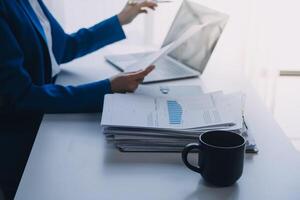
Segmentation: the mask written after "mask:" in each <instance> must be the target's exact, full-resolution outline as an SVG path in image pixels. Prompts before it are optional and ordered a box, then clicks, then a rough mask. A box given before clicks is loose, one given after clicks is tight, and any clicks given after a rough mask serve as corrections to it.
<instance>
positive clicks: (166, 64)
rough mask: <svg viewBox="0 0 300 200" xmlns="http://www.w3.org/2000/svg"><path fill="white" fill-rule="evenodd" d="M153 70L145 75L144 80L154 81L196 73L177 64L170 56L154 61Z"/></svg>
mask: <svg viewBox="0 0 300 200" xmlns="http://www.w3.org/2000/svg"><path fill="white" fill-rule="evenodd" d="M155 66H156V68H155V70H154V71H153V72H152V73H150V74H149V75H148V77H146V79H145V81H146V82H147V81H152V80H153V81H155V80H160V79H176V78H181V77H190V76H195V75H197V74H196V73H195V72H193V71H191V70H189V69H188V68H186V67H184V66H181V65H179V64H178V63H177V62H174V61H172V60H171V59H170V58H168V57H165V58H163V59H160V60H159V61H157V62H156V63H155Z"/></svg>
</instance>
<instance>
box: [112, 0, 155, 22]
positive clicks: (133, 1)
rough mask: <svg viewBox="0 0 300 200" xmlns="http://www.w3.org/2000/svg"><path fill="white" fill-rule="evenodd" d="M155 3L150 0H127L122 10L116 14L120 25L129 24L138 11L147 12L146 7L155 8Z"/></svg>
mask: <svg viewBox="0 0 300 200" xmlns="http://www.w3.org/2000/svg"><path fill="white" fill-rule="evenodd" d="M155 7H157V3H155V1H152V0H145V1H141V0H129V1H128V3H127V4H126V6H125V7H124V8H123V10H122V11H121V12H120V14H118V18H119V21H120V23H121V24H122V25H126V24H129V23H130V22H132V21H133V20H134V18H136V16H138V15H139V14H140V13H147V10H146V8H150V9H152V10H155Z"/></svg>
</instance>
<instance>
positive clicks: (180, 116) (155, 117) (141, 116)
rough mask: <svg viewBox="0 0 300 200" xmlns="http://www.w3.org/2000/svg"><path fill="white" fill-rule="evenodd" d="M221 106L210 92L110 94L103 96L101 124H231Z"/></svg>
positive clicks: (189, 126)
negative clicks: (193, 94)
mask: <svg viewBox="0 0 300 200" xmlns="http://www.w3.org/2000/svg"><path fill="white" fill-rule="evenodd" d="M224 109H225V108H224V107H222V106H219V105H217V104H216V102H215V99H214V95H207V94H205V95H201V96H199V97H191V98H186V97H185V98H163V97H159V98H154V97H153V98H151V97H149V96H144V95H136V94H112V95H106V96H105V103H104V110H103V116H102V122H101V124H102V125H103V126H112V127H113V126H124V127H143V128H152V129H153V128H154V129H155V128H158V129H174V128H175V129H197V128H201V127H203V128H204V127H208V126H214V125H218V126H220V125H221V124H222V125H223V126H229V127H230V126H234V125H235V124H234V123H233V117H232V116H231V115H230V113H228V112H225V110H224ZM186 111H188V112H186ZM128 116H131V117H128Z"/></svg>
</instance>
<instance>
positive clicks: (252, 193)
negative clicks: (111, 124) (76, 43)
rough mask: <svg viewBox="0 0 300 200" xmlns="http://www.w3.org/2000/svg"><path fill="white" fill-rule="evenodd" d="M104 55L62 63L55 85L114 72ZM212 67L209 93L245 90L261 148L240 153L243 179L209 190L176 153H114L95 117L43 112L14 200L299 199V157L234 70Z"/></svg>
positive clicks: (207, 81) (249, 116) (248, 112)
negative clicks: (256, 150) (62, 66)
mask: <svg viewBox="0 0 300 200" xmlns="http://www.w3.org/2000/svg"><path fill="white" fill-rule="evenodd" d="M102 54H103V51H102V52H101V51H100V52H98V53H96V54H93V55H90V56H88V57H86V58H84V59H81V60H79V61H77V62H74V63H71V64H70V65H68V66H65V67H64V68H65V70H64V71H63V72H62V74H61V75H60V77H59V79H58V82H59V83H61V84H77V83H83V82H88V81H94V80H98V79H102V78H105V77H108V76H110V75H112V74H114V73H116V70H115V69H114V68H112V67H110V66H109V64H107V63H105V62H104V59H103V57H102ZM216 63H217V62H211V63H210V65H209V68H208V70H207V71H206V73H205V75H203V77H202V81H203V83H205V86H206V88H207V89H209V90H212V89H225V90H226V91H233V90H237V89H239V88H245V89H244V90H245V91H246V92H247V93H248V99H247V105H246V120H247V123H248V125H249V128H250V131H251V132H252V133H253V135H254V137H255V138H256V141H257V143H258V146H259V149H260V152H259V154H257V155H247V156H246V160H245V168H244V174H243V176H242V178H241V179H240V180H239V181H238V183H237V184H235V185H233V186H232V187H227V188H215V187H211V186H208V185H207V184H206V183H205V182H203V180H202V178H201V177H200V175H198V174H196V173H194V172H192V171H190V170H188V169H187V168H186V167H185V166H184V165H183V163H182V161H181V156H180V154H177V153H163V154H159V153H121V152H119V151H118V150H116V149H115V148H114V147H112V146H109V145H107V144H106V141H105V138H104V136H103V134H102V131H101V128H100V117H101V116H100V114H64V115H45V117H44V120H43V122H42V125H41V127H40V130H39V133H38V135H37V138H36V141H35V144H34V146H33V149H32V152H31V155H30V158H29V161H28V163H27V166H26V169H25V172H24V174H23V178H22V181H21V183H20V186H19V188H18V191H17V195H16V198H15V199H16V200H83V199H85V200H110V199H112V200H124V199H130V200H134V199H137V200H193V199H203V200H214V199H215V200H220V199H222V200H226V199H228V200H229V199H230V200H232V199H242V200H248V199H249V200H254V199H255V200H260V199H262V200H276V199H278V200H283V199H284V200H291V199H295V200H296V199H300V172H299V170H300V159H299V157H300V154H299V153H298V152H296V151H295V150H294V148H293V147H292V145H291V144H290V143H289V141H288V139H287V138H286V136H285V135H284V133H283V132H282V130H281V129H280V128H279V126H278V125H277V124H276V123H275V121H274V120H273V118H272V116H271V114H270V113H269V112H268V111H267V110H266V108H265V107H264V105H263V104H262V102H261V101H260V100H259V98H258V97H257V95H256V94H255V92H253V90H251V88H250V89H249V87H248V86H246V84H243V82H242V81H241V80H240V78H238V74H240V72H239V71H238V70H237V71H235V70H231V71H230V70H227V69H223V70H220V69H219V67H220V66H218V65H217V64H216ZM202 81H201V80H200V79H191V80H186V81H177V82H175V83H176V84H201V82H202ZM173 83H174V82H173ZM173 83H169V84H173ZM244 86H245V87H244ZM191 157H192V159H194V160H196V159H195V156H194V157H193V156H191Z"/></svg>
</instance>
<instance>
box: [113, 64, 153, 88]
mask: <svg viewBox="0 0 300 200" xmlns="http://www.w3.org/2000/svg"><path fill="white" fill-rule="evenodd" d="M154 68H155V67H154V66H153V65H152V66H150V67H148V68H147V69H145V70H142V71H137V72H132V73H120V74H118V75H116V76H114V77H112V78H111V79H110V84H111V91H112V92H113V93H126V92H134V91H135V90H136V89H137V88H138V86H139V84H140V83H142V82H143V80H144V78H145V77H146V76H147V75H148V74H149V73H150V72H152V70H153V69H154Z"/></svg>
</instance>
